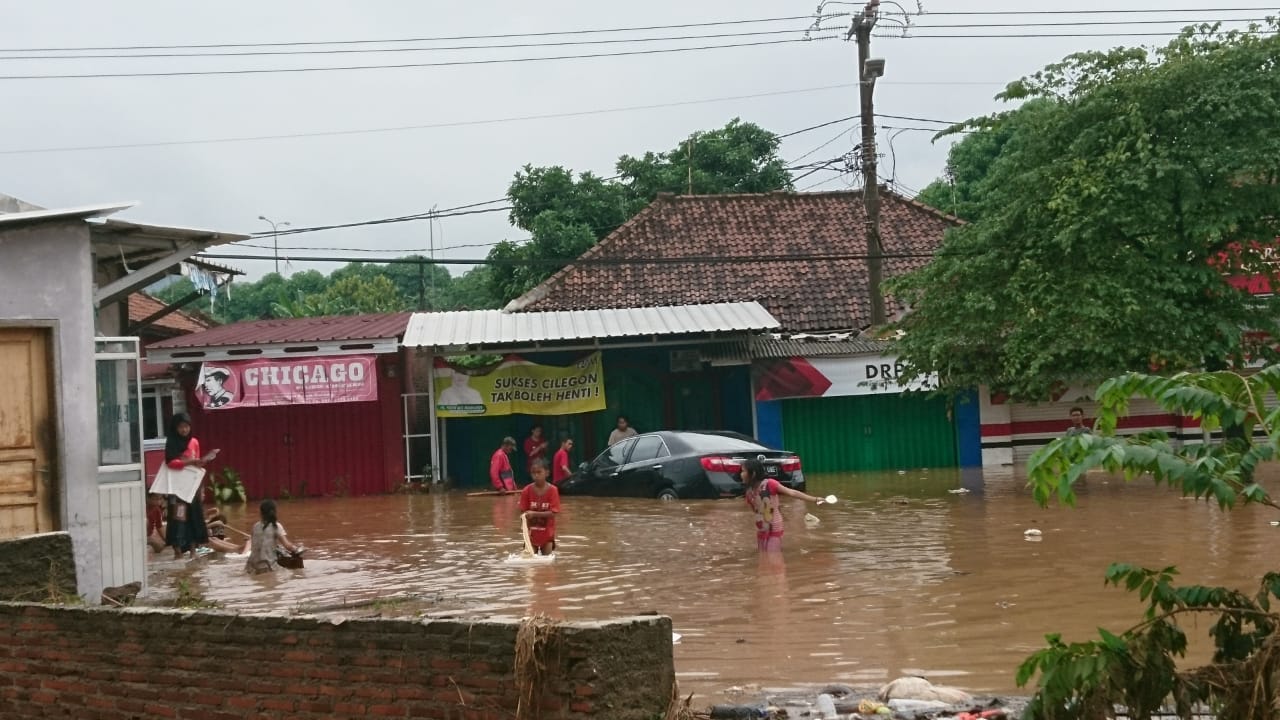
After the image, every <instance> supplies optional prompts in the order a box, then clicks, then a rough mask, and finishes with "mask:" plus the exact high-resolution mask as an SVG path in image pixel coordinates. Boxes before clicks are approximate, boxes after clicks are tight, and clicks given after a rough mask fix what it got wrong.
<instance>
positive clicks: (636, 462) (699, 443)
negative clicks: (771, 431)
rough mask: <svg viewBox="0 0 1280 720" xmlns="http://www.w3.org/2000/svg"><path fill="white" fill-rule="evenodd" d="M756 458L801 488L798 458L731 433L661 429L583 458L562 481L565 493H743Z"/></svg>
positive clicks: (772, 474) (669, 497) (717, 495)
mask: <svg viewBox="0 0 1280 720" xmlns="http://www.w3.org/2000/svg"><path fill="white" fill-rule="evenodd" d="M751 458H759V459H760V460H761V461H762V462H763V463H764V467H765V473H766V474H767V475H768V476H769V477H771V478H775V479H777V480H778V482H780V483H782V484H783V485H785V486H787V487H789V488H793V489H795V490H801V491H803V490H804V488H805V483H804V473H803V472H802V471H801V469H800V457H799V456H798V455H796V454H795V453H793V452H787V451H785V450H772V449H770V448H768V447H765V446H764V445H761V444H760V443H759V442H757V441H756V440H753V439H752V438H749V437H747V436H746V435H741V434H738V433H732V432H713V431H707V432H690V431H677V430H670V431H662V432H653V433H646V434H644V435H637V436H635V437H632V438H628V439H626V440H623V441H621V442H619V443H617V444H615V445H613V446H611V447H610V448H609V449H608V450H605V451H604V452H602V453H600V455H599V456H598V457H596V459H595V460H593V461H591V462H589V463H583V464H582V465H581V466H580V467H579V468H578V472H576V473H574V474H573V476H572V477H570V478H569V479H567V480H565V481H564V483H563V484H562V485H561V486H560V491H561V492H562V493H564V494H566V495H600V496H608V497H647V498H658V499H661V500H675V499H678V498H721V497H734V496H737V495H741V494H742V492H743V487H742V480H741V478H742V474H741V473H742V463H743V462H744V461H746V460H748V459H751Z"/></svg>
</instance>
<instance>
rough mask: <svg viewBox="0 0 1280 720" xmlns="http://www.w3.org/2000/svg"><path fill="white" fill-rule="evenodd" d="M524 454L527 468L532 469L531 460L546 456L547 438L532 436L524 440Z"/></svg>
mask: <svg viewBox="0 0 1280 720" xmlns="http://www.w3.org/2000/svg"><path fill="white" fill-rule="evenodd" d="M524 454H525V457H527V458H528V459H529V470H531V471H532V470H533V462H534V461H535V460H541V459H543V458H545V457H546V456H547V439H546V438H545V437H544V438H539V439H537V440H534V439H533V437H532V436H530V437H529V438H527V439H525V441H524Z"/></svg>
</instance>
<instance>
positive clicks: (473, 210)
mask: <svg viewBox="0 0 1280 720" xmlns="http://www.w3.org/2000/svg"><path fill="white" fill-rule="evenodd" d="M837 160H840V158H835V159H834V160H826V161H822V162H815V163H807V164H805V165H793V166H790V167H786V168H783V169H784V170H788V171H790V170H805V169H809V168H814V169H821V168H822V167H823V166H824V165H829V164H831V163H833V162H836V161H837ZM806 176H807V173H806V175H801V176H800V177H806ZM616 177H617V176H615V178H616ZM606 179H614V178H606ZM503 201H505V199H504V200H490V201H486V202H482V203H473V204H471V205H462V206H459V207H456V208H445V209H444V210H427V211H425V212H420V213H414V214H412V215H400V216H398V217H389V218H378V219H375V220H360V221H356V222H349V223H337V224H334V225H316V226H312V227H299V228H288V229H287V230H280V231H275V230H272V231H263V232H258V233H253V237H278V236H282V235H302V234H305V233H313V232H323V231H326V230H347V229H350V228H356V227H367V226H370V225H391V224H395V223H403V222H416V221H420V220H437V219H440V218H450V217H459V216H464V215H483V214H487V213H494V212H506V211H508V210H511V209H513V206H511V205H504V206H502V207H496V208H484V207H481V206H483V205H492V204H495V203H497V202H503ZM614 227H616V226H612V227H602V228H591V230H592V231H593V232H595V231H601V230H613V229H614ZM495 244H496V243H495Z"/></svg>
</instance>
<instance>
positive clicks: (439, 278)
mask: <svg viewBox="0 0 1280 720" xmlns="http://www.w3.org/2000/svg"><path fill="white" fill-rule="evenodd" d="M408 257H410V258H421V257H422V256H420V255H411V256H408ZM488 277H489V269H488V268H476V269H474V270H471V271H469V272H466V273H464V274H462V275H459V276H457V277H452V276H451V275H450V274H449V271H448V270H447V269H445V268H444V267H441V266H439V265H425V266H422V270H421V273H420V272H419V266H418V265H415V264H409V263H387V264H378V263H351V264H349V265H346V266H344V267H341V268H338V269H337V270H335V271H333V273H332V274H330V275H325V274H323V273H320V272H318V271H315V270H305V271H302V272H297V273H294V274H293V275H290V276H289V277H288V278H284V277H281V276H280V275H277V274H275V273H270V274H268V275H266V276H265V277H263V278H262V279H261V280H258V281H257V282H238V283H234V284H233V285H232V288H231V297H230V298H227V297H226V295H225V294H223V293H219V294H218V296H217V297H216V298H212V299H210V300H198V301H196V302H195V303H193V304H192V305H190V306H189V308H190V309H195V310H198V311H200V312H203V313H205V314H207V315H210V316H212V317H213V318H214V319H215V320H217V321H218V322H224V323H226V322H239V321H242V320H260V319H266V318H293V317H319V316H323V315H352V314H365V313H384V312H400V311H407V310H416V309H417V308H418V305H419V298H420V297H421V298H422V299H423V300H425V305H426V308H427V309H428V310H463V309H466V310H480V309H486V308H492V307H496V306H497V301H496V300H495V299H494V298H493V297H491V296H490V295H489V294H488V290H489V282H488ZM191 291H192V285H191V283H190V282H189V281H187V280H181V281H179V282H175V283H172V284H171V285H168V286H167V287H165V288H163V289H161V290H158V291H156V292H155V293H154V294H155V295H156V297H158V298H160V299H161V300H164V301H165V302H174V301H176V300H178V299H179V298H182V297H185V296H186V295H188V294H190V292H191Z"/></svg>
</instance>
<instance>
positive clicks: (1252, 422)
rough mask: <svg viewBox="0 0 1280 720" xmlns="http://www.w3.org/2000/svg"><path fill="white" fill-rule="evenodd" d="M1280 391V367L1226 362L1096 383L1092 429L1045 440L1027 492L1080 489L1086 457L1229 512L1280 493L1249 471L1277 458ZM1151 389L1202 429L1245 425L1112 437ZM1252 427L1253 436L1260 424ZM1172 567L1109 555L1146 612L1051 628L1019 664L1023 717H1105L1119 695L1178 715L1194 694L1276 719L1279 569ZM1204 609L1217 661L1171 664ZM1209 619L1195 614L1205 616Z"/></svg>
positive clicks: (1195, 699) (1145, 712)
mask: <svg viewBox="0 0 1280 720" xmlns="http://www.w3.org/2000/svg"><path fill="white" fill-rule="evenodd" d="M1277 392H1280V365H1276V366H1272V367H1268V368H1266V369H1264V370H1262V371H1260V372H1258V373H1256V374H1254V375H1251V376H1248V377H1245V376H1242V375H1238V374H1236V373H1233V372H1225V371H1223V372H1197V373H1184V374H1178V375H1176V376H1174V377H1161V376H1157V375H1147V374H1137V373H1129V374H1125V375H1122V376H1119V377H1115V378H1112V379H1110V380H1108V381H1106V382H1104V383H1103V384H1102V386H1101V387H1099V388H1098V392H1097V397H1098V403H1099V406H1100V409H1099V411H1098V419H1097V422H1096V424H1095V428H1096V431H1097V435H1076V436H1072V437H1067V438H1061V439H1058V440H1055V441H1053V442H1052V443H1050V444H1049V445H1048V446H1046V447H1045V448H1043V449H1042V450H1040V451H1039V452H1037V453H1036V455H1035V456H1034V457H1032V459H1031V461H1030V462H1029V463H1028V465H1027V474H1028V478H1029V482H1030V485H1031V488H1032V494H1033V496H1034V497H1035V499H1036V501H1037V502H1038V503H1039V504H1040V505H1042V506H1043V505H1047V504H1048V503H1049V502H1051V501H1053V500H1054V499H1055V498H1056V499H1058V500H1060V501H1061V502H1063V503H1066V504H1073V503H1074V501H1075V491H1074V488H1075V486H1076V484H1077V483H1078V482H1079V481H1080V479H1081V478H1083V477H1084V475H1085V473H1087V472H1088V471H1090V470H1093V469H1098V468H1101V469H1104V470H1106V471H1108V472H1110V473H1112V474H1119V473H1123V474H1124V477H1125V479H1126V480H1127V481H1132V480H1134V479H1136V478H1139V477H1150V478H1152V479H1153V480H1154V481H1155V482H1156V483H1157V484H1161V483H1163V484H1166V485H1168V486H1170V487H1172V488H1175V489H1178V490H1181V491H1182V493H1183V495H1184V496H1190V497H1194V498H1197V499H1203V500H1206V501H1212V502H1216V503H1217V504H1218V505H1219V506H1220V507H1221V508H1222V509H1223V510H1227V509H1229V508H1231V507H1234V506H1235V505H1236V504H1251V503H1252V504H1258V505H1264V506H1266V507H1269V508H1271V509H1273V510H1280V504H1277V503H1276V502H1275V500H1273V499H1272V497H1271V496H1270V495H1269V494H1268V493H1267V491H1266V489H1265V488H1264V487H1262V486H1261V485H1259V484H1257V483H1254V482H1253V480H1252V477H1253V472H1254V469H1255V468H1256V467H1257V466H1258V465H1260V464H1261V463H1264V462H1268V461H1272V460H1275V459H1276V458H1277V457H1278V456H1280V409H1269V408H1268V407H1267V404H1266V400H1267V398H1268V397H1274V395H1275V394H1276V393H1277ZM1134 397H1139V398H1147V399H1150V400H1153V401H1155V402H1156V403H1157V404H1159V405H1160V406H1161V407H1162V408H1164V409H1165V410H1166V411H1167V412H1170V413H1176V414H1181V415H1190V416H1194V417H1197V418H1199V419H1200V421H1201V425H1202V426H1203V427H1204V428H1205V429H1206V430H1213V429H1216V428H1219V427H1224V426H1226V425H1229V424H1230V425H1237V426H1240V427H1242V428H1243V429H1244V435H1243V437H1242V438H1238V439H1235V440H1229V441H1227V442H1224V443H1218V444H1211V443H1204V444H1198V445H1181V444H1175V443H1173V442H1171V441H1170V440H1169V438H1168V437H1167V436H1166V435H1165V434H1164V433H1150V434H1145V435H1142V436H1138V437H1130V438H1120V437H1117V436H1116V434H1115V431H1116V426H1117V422H1118V418H1119V417H1120V416H1122V415H1124V414H1125V413H1126V412H1127V408H1128V404H1129V402H1130V400H1131V398H1134ZM1255 430H1257V431H1260V432H1259V435H1260V439H1258V440H1254V439H1253V438H1254V437H1255V434H1254V431H1255ZM1177 574H1178V573H1177V569H1176V568H1173V567H1167V568H1162V569H1146V568H1138V567H1133V566H1130V565H1125V564H1114V565H1112V566H1111V567H1110V568H1108V569H1107V572H1106V576H1105V577H1106V582H1107V584H1109V585H1115V586H1117V587H1125V588H1127V589H1128V590H1130V591H1138V592H1139V595H1140V597H1141V599H1142V601H1143V602H1145V603H1146V604H1147V607H1146V611H1145V614H1144V616H1143V618H1142V619H1141V620H1140V621H1139V622H1137V623H1136V624H1135V625H1134V626H1133V627H1131V628H1129V629H1128V630H1125V631H1124V632H1120V633H1113V632H1109V631H1107V630H1103V629H1099V639H1098V640H1093V641H1086V642H1075V643H1070V644H1068V643H1066V642H1064V641H1063V640H1062V638H1061V636H1059V635H1056V634H1051V635H1048V636H1046V640H1047V641H1048V647H1046V648H1045V649H1044V650H1041V651H1039V652H1037V653H1035V654H1033V655H1032V656H1031V657H1029V658H1027V660H1026V662H1024V663H1023V664H1022V667H1021V668H1020V669H1019V671H1018V677H1017V681H1018V684H1019V686H1023V685H1026V684H1027V683H1029V682H1030V681H1031V680H1032V679H1033V678H1034V679H1036V681H1037V682H1036V694H1035V696H1034V697H1033V698H1032V701H1031V704H1030V706H1029V707H1028V710H1027V714H1026V717H1028V718H1029V719H1030V720H1093V719H1094V718H1104V717H1111V716H1113V715H1114V712H1113V708H1114V706H1115V705H1117V704H1119V705H1124V706H1126V708H1127V709H1128V716H1129V717H1133V718H1135V719H1141V720H1145V719H1147V718H1150V717H1151V716H1152V715H1153V714H1154V713H1156V712H1157V711H1158V710H1159V709H1160V707H1161V705H1163V704H1165V703H1171V704H1172V705H1173V706H1174V707H1175V708H1176V710H1177V712H1178V714H1179V717H1183V718H1190V717H1192V710H1193V708H1194V707H1195V706H1196V705H1197V704H1205V705H1207V706H1209V707H1210V708H1212V709H1213V710H1214V711H1215V712H1216V715H1217V717H1221V718H1254V719H1257V720H1267V719H1274V718H1278V717H1280V612H1277V611H1276V609H1274V608H1273V603H1274V602H1276V601H1277V600H1280V573H1277V572H1271V573H1267V574H1266V575H1264V576H1263V577H1262V578H1261V579H1260V582H1259V585H1258V589H1257V591H1256V592H1253V593H1245V592H1242V591H1241V590H1239V589H1236V588H1226V587H1212V586H1203V585H1185V586H1178V585H1175V584H1174V581H1175V579H1176V577H1177ZM1205 618H1207V620H1208V634H1209V637H1210V639H1211V641H1212V643H1213V648H1214V655H1213V661H1212V662H1211V663H1210V664H1209V665H1207V666H1204V667H1200V668H1193V669H1179V666H1178V661H1179V660H1182V659H1183V658H1185V656H1186V650H1187V642H1188V641H1187V633H1186V630H1185V629H1184V627H1183V624H1182V623H1183V621H1185V620H1187V619H1190V620H1192V621H1193V622H1194V621H1197V620H1201V619H1205ZM1201 627H1203V626H1201Z"/></svg>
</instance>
